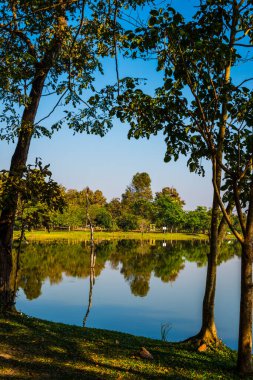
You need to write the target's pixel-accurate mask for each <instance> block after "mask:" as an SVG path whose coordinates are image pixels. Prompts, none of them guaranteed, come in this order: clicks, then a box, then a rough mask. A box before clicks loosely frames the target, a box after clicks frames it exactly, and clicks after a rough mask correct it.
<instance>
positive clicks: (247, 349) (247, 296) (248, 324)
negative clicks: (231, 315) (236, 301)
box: [237, 241, 253, 374]
mask: <svg viewBox="0 0 253 380" xmlns="http://www.w3.org/2000/svg"><path fill="white" fill-rule="evenodd" d="M252 244H253V242H252V241H245V242H244V243H242V259H241V302H240V326H239V342H238V358H237V368H238V370H239V372H241V373H243V374H245V373H249V372H251V371H252V307H253V302H252V295H253V293H252V255H253V246H252Z"/></svg>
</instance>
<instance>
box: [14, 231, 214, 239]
mask: <svg viewBox="0 0 253 380" xmlns="http://www.w3.org/2000/svg"><path fill="white" fill-rule="evenodd" d="M18 236H19V233H18V232H15V234H14V238H17V237H18ZM26 238H27V240H37V241H44V240H45V241H46V240H79V241H82V240H89V238H90V233H89V231H52V232H47V231H32V232H26ZM94 238H95V239H97V240H101V239H145V240H193V239H197V240H206V239H207V238H208V237H207V235H204V234H185V233H175V234H171V233H165V234H163V233H158V232H157V233H156V232H147V233H143V234H142V233H141V232H122V231H117V232H103V231H95V233H94Z"/></svg>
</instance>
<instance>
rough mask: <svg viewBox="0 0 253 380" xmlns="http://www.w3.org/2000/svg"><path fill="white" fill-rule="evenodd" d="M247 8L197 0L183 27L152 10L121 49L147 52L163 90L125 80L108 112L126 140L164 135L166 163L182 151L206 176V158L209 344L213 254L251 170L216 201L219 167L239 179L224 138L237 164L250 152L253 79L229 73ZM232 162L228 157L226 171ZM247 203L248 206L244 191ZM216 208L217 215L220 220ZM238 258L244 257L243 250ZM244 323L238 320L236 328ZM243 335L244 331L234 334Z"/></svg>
mask: <svg viewBox="0 0 253 380" xmlns="http://www.w3.org/2000/svg"><path fill="white" fill-rule="evenodd" d="M252 10H253V9H252V3H251V2H250V1H247V0H240V1H239V0H225V1H222V2H221V1H219V0H206V1H200V3H199V7H198V11H197V13H196V14H195V16H194V17H193V19H192V20H191V21H189V22H186V21H185V20H184V18H183V16H182V15H181V14H179V13H178V12H176V11H175V10H174V9H173V8H171V7H170V6H168V7H167V9H165V10H160V11H157V10H152V11H151V12H150V13H151V17H150V19H149V23H148V27H143V28H138V30H137V31H136V33H132V32H129V38H128V41H126V44H129V45H130V46H131V47H132V49H133V50H134V52H133V55H135V56H137V54H139V55H140V56H142V57H144V58H147V54H149V53H150V52H157V69H158V70H159V71H162V73H163V85H162V86H161V87H160V88H157V89H156V92H155V96H154V97H152V96H150V95H147V94H145V93H143V91H142V90H141V89H139V88H138V89H136V82H135V81H132V83H129V79H127V80H126V83H125V92H124V93H123V94H122V95H120V96H118V97H117V100H118V102H119V105H118V106H117V107H116V108H115V111H114V112H115V114H116V115H117V116H118V117H119V118H120V119H121V121H123V122H126V121H128V122H129V123H130V131H129V137H135V138H139V137H149V136H150V135H151V134H157V133H158V131H160V130H163V132H164V134H165V140H166V143H167V152H166V156H165V158H166V160H167V161H170V160H171V159H172V158H174V159H175V160H177V159H178V157H179V155H180V154H183V155H187V156H188V157H189V159H188V166H189V168H190V170H191V171H196V172H198V173H199V174H204V167H203V165H202V158H205V159H207V160H210V161H211V164H212V172H213V173H212V174H213V186H214V193H213V205H212V219H211V231H210V254H209V255H208V268H207V278H206V291H205V296H204V300H203V312H202V327H201V330H200V332H199V334H197V336H196V338H197V339H199V340H205V341H206V342H207V343H208V342H215V341H217V339H218V337H217V331H216V326H215V321H214V297H215V286H216V266H217V257H218V254H219V250H220V245H221V242H222V239H223V236H224V232H225V220H226V221H227V222H228V221H229V215H230V214H231V211H232V209H233V207H234V205H236V208H237V213H238V217H239V219H240V207H238V206H237V203H238V202H242V196H241V195H242V194H241V193H242V192H243V193H244V192H245V187H244V182H245V176H246V174H248V171H249V167H250V165H249V164H248V166H247V165H246V166H244V171H243V169H242V167H240V170H239V171H238V173H240V175H241V176H242V178H240V176H239V178H240V179H237V183H236V189H237V190H233V192H232V193H229V195H230V196H229V197H227V202H226V207H227V209H225V206H224V205H223V206H222V202H221V181H222V172H223V170H224V171H225V172H226V173H227V174H228V177H229V176H230V180H231V181H232V182H233V183H234V182H235V180H232V179H231V178H232V177H233V176H235V177H236V178H238V175H239V174H238V173H237V174H236V175H235V171H234V170H230V169H228V167H226V166H224V160H223V153H224V149H227V148H228V147H230V149H228V151H227V152H230V153H226V159H228V158H230V157H231V151H232V146H233V145H232V144H231V145H230V144H229V140H231V141H232V140H233V142H234V144H235V141H236V142H237V143H238V141H240V143H239V146H240V144H241V142H242V141H243V143H242V144H241V148H240V149H238V150H239V151H240V154H239V155H237V157H236V161H235V162H237V161H238V160H239V166H240V164H241V157H242V156H243V154H244V153H245V151H247V153H249V151H248V149H249V148H247V149H246V148H245V147H249V145H250V139H249V138H246V136H245V131H247V135H248V136H249V132H248V130H247V128H246V129H245V128H244V127H243V129H242V127H241V126H242V121H246V119H247V123H246V124H247V127H249V128H250V126H251V112H250V110H251V96H252V95H251V91H250V89H249V88H247V87H245V86H244V85H245V84H247V83H248V82H249V81H250V80H251V79H252V78H250V77H248V78H245V79H244V80H243V81H242V82H241V83H236V79H234V78H233V77H232V76H231V73H232V74H233V71H232V69H233V67H234V66H235V65H236V64H238V62H240V61H241V63H242V60H241V58H242V54H243V48H244V49H245V48H246V49H248V48H249V47H252V36H253V35H252V34H253V33H252V28H251V14H252ZM245 55H246V54H245ZM232 80H233V82H234V83H232ZM242 86H243V87H242ZM247 104H248V105H249V106H247ZM239 105H240V107H239ZM242 107H243V108H242ZM246 110H247V112H245V111H246ZM247 113H248V114H249V116H248V117H246V116H247ZM241 139H242V140H241ZM246 162H248V159H247V160H246ZM244 164H245V162H244ZM231 165H232V161H231V160H230V164H229V165H228V166H231ZM232 173H233V174H232ZM242 179H243V181H242ZM238 181H239V182H238ZM239 185H240V186H241V187H240V186H239ZM236 192H237V195H236ZM231 194H233V195H232V196H231ZM248 203H249V205H251V200H250V195H249V193H248ZM219 207H221V208H222V210H223V218H222V220H221V221H220V220H219V212H220V211H219ZM248 215H249V219H247V223H249V224H247V226H248V227H247V234H249V235H247V238H246V237H245V239H246V240H244V238H243V239H241V240H240V239H239V241H241V243H242V242H243V241H245V244H246V242H248V241H250V239H251V235H250V234H251V232H250V231H251V227H250V226H251V221H250V220H251V219H250V215H251V212H249V214H248ZM228 223H229V222H228ZM241 225H243V223H241ZM231 227H232V226H231ZM242 230H243V227H242ZM236 235H237V234H236ZM238 238H239V236H238ZM243 244H244V243H243ZM245 244H244V245H243V246H242V251H245V250H246V251H248V250H249V249H250V247H249V245H247V244H248V243H247V244H246V245H247V247H246V246H245ZM243 256H244V257H247V256H250V255H249V254H246V253H244V255H243ZM246 261H247V260H246ZM242 264H243V265H242V299H245V295H246V293H247V297H248V301H247V302H246V301H245V302H246V303H247V306H246V304H244V306H243V307H242V308H244V311H243V310H242V309H241V312H240V315H241V319H242V320H244V321H245V318H244V317H243V315H247V318H246V322H245V323H246V324H247V326H248V327H247V329H246V330H247V333H246V332H245V334H246V335H245V339H244V338H240V339H239V354H238V358H239V359H238V368H239V369H240V371H242V372H248V371H250V370H251V346H252V344H251V340H252V339H251V334H250V333H249V330H250V329H251V325H250V321H251V319H250V316H249V315H250V313H249V310H250V302H249V299H250V297H251V296H250V286H249V283H248V285H246V284H245V278H247V279H248V281H249V282H250V279H251V276H252V275H251V274H250V269H249V259H248V261H247V264H245V261H244V259H242ZM246 267H247V270H246ZM243 273H244V274H243ZM245 292H246V293H245ZM242 304H243V302H242ZM246 309H247V311H246ZM251 309H252V308H251ZM242 325H244V323H241V325H240V326H242ZM244 327H245V326H244ZM241 328H242V327H241ZM246 330H245V331H246ZM241 335H243V333H242V331H241V330H240V336H241ZM246 336H247V337H246ZM242 358H243V359H242Z"/></svg>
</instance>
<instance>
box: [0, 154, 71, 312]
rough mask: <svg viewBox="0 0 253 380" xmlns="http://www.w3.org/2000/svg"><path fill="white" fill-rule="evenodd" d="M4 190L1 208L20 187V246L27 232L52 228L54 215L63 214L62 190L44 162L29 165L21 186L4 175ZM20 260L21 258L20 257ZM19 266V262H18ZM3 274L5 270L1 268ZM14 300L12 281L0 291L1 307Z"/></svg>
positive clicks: (17, 223)
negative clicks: (11, 190) (8, 192)
mask: <svg viewBox="0 0 253 380" xmlns="http://www.w3.org/2000/svg"><path fill="white" fill-rule="evenodd" d="M1 178H2V187H1V190H2V191H1V196H0V208H2V205H4V204H5V198H4V197H5V194H6V187H8V188H9V187H10V186H15V188H17V186H18V189H17V190H18V193H19V203H18V206H19V207H18V208H17V214H16V225H18V227H19V228H20V231H21V233H20V238H19V240H20V245H19V249H20V247H21V242H22V240H23V238H24V237H25V229H26V228H28V229H29V230H30V229H31V228H32V227H35V226H36V225H40V226H41V225H43V226H44V227H46V228H47V229H49V226H50V223H51V218H52V212H53V211H59V212H62V211H63V209H64V207H65V205H66V204H65V201H64V197H63V193H62V188H61V187H60V186H59V185H58V184H57V183H56V182H55V181H54V180H53V179H52V173H51V172H50V171H49V165H47V166H45V167H43V166H42V163H41V162H40V161H38V160H37V161H36V163H35V165H34V167H31V166H29V167H28V168H27V169H26V170H25V171H24V173H23V176H22V178H20V180H19V183H18V184H17V182H16V181H14V182H10V180H9V176H8V172H6V173H4V174H3V175H2V177H1ZM17 260H18V258H17ZM16 266H17V267H18V262H17V263H16ZM0 270H1V271H2V270H3V268H2V267H1V269H0ZM12 298H13V295H12V291H11V289H9V284H8V282H7V283H5V284H3V287H2V288H0V304H1V305H2V306H4V305H8V306H11V301H10V300H11V299H12Z"/></svg>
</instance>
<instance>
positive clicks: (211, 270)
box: [198, 194, 219, 343]
mask: <svg viewBox="0 0 253 380" xmlns="http://www.w3.org/2000/svg"><path fill="white" fill-rule="evenodd" d="M218 218H219V205H218V204H217V199H216V195H215V194H214V197H213V208H212V220H211V233H210V252H209V254H208V263H207V274H206V288H205V295H204V299H203V306H202V325H201V330H200V332H199V334H198V338H199V339H200V340H203V341H205V342H207V343H213V342H216V341H217V339H218V336H217V330H216V326H215V319H214V299H215V289H216V272H217V257H218V254H219V242H218V227H219V219H218Z"/></svg>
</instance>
